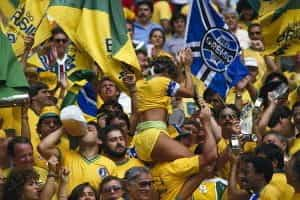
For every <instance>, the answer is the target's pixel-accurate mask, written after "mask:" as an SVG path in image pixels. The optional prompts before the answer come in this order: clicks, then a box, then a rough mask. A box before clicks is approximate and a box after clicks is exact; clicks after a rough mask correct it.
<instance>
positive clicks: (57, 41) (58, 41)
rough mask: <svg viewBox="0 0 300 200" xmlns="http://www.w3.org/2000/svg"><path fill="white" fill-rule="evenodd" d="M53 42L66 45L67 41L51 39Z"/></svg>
mask: <svg viewBox="0 0 300 200" xmlns="http://www.w3.org/2000/svg"><path fill="white" fill-rule="evenodd" d="M53 41H54V42H56V43H60V42H62V43H64V44H65V43H67V42H68V41H69V40H68V39H53Z"/></svg>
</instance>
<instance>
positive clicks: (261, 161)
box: [245, 156, 273, 183]
mask: <svg viewBox="0 0 300 200" xmlns="http://www.w3.org/2000/svg"><path fill="white" fill-rule="evenodd" d="M245 162H246V163H251V164H252V165H253V167H254V170H255V173H259V174H263V175H264V179H265V181H266V182H267V183H269V182H270V180H271V179H272V176H273V166H272V162H271V161H270V160H269V159H266V158H262V157H257V156H255V157H251V156H249V157H248V158H247V159H245Z"/></svg>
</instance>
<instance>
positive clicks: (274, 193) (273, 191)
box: [259, 173, 294, 200]
mask: <svg viewBox="0 0 300 200" xmlns="http://www.w3.org/2000/svg"><path fill="white" fill-rule="evenodd" d="M293 194H294V189H293V187H292V186H290V185H289V184H287V179H286V176H285V174H284V173H274V174H273V176H272V179H271V181H270V182H269V184H267V185H266V186H265V187H264V189H263V190H262V191H261V192H260V195H259V199H260V200H290V199H292V197H293Z"/></svg>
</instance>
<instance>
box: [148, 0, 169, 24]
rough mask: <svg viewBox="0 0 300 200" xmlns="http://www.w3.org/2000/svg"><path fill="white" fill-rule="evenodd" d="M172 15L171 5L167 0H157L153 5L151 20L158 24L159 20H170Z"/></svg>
mask: <svg viewBox="0 0 300 200" xmlns="http://www.w3.org/2000/svg"><path fill="white" fill-rule="evenodd" d="M171 17H172V11H171V7H170V5H169V3H168V1H157V2H155V3H154V5H153V14H152V19H151V20H152V22H154V23H157V24H160V21H161V20H164V19H166V20H170V19H171Z"/></svg>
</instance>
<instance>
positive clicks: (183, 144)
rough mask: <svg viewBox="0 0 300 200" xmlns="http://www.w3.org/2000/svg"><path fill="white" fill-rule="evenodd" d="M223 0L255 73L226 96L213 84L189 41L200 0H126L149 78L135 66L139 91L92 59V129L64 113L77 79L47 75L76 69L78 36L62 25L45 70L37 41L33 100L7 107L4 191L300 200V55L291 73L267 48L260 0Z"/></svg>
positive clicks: (23, 196)
mask: <svg viewBox="0 0 300 200" xmlns="http://www.w3.org/2000/svg"><path fill="white" fill-rule="evenodd" d="M272 1H276V0H272ZM212 2H213V4H214V8H215V9H216V10H217V11H218V12H219V13H220V14H222V15H223V17H224V20H225V22H226V23H227V25H228V29H229V31H231V32H232V33H233V34H234V35H235V36H236V37H237V39H238V40H239V43H240V45H241V48H242V53H241V56H242V59H243V62H244V64H245V66H246V67H247V68H248V70H249V75H248V76H247V77H246V78H245V79H243V81H242V82H241V83H240V84H238V85H237V86H235V87H233V88H231V89H230V91H229V93H228V95H227V96H226V97H222V96H220V95H219V94H217V93H215V92H214V91H212V90H211V89H209V88H206V87H205V86H204V84H203V83H202V82H201V81H200V80H197V79H196V78H195V77H194V76H193V75H192V74H191V68H190V67H191V64H192V61H193V56H192V51H191V49H184V48H183V47H184V43H185V42H184V35H185V28H186V24H187V20H186V19H187V10H188V7H189V1H188V0H170V1H164V0H157V1H149V0H135V1H133V0H124V1H123V5H124V14H125V17H126V19H127V29H128V32H129V33H130V37H131V38H132V42H133V45H134V47H135V49H136V55H137V58H138V61H139V63H140V67H141V70H142V73H143V76H144V77H143V78H138V77H136V76H135V74H133V73H132V72H131V71H130V70H125V71H124V73H123V74H122V75H121V77H120V79H121V80H122V82H123V84H124V85H125V86H126V87H127V89H128V94H127V95H128V96H127V95H126V94H125V93H124V92H122V91H121V90H120V89H119V88H118V85H117V84H116V83H115V82H114V81H112V79H110V78H109V77H106V76H105V74H102V73H101V72H100V71H99V69H98V68H97V66H94V67H91V68H92V69H93V70H94V73H95V76H94V78H93V79H92V80H88V81H89V82H90V84H91V85H92V87H91V88H92V90H93V91H94V93H95V94H96V95H97V97H98V102H97V103H98V104H97V107H98V111H97V116H96V117H95V118H93V117H87V121H88V122H87V129H86V131H85V132H83V133H82V134H81V136H76V135H75V136H74V134H72V133H68V132H67V130H66V129H65V128H64V125H63V122H62V120H61V119H60V111H61V108H62V101H63V99H64V98H65V97H66V95H67V93H68V91H69V90H70V88H71V86H70V84H71V80H70V77H68V76H67V74H65V75H66V77H65V78H61V77H60V78H59V79H57V80H58V81H57V84H56V85H55V86H54V87H53V85H51V84H49V81H48V80H47V77H46V78H45V77H44V76H43V75H45V73H46V72H52V73H57V70H55V68H54V67H55V66H56V67H57V66H58V67H59V66H61V65H63V66H64V67H65V69H66V70H69V68H70V69H72V68H73V66H72V67H71V66H70V65H69V64H70V62H68V56H67V54H68V49H69V46H70V45H71V41H70V40H69V38H68V36H67V35H66V34H65V32H64V30H62V29H61V28H60V27H55V28H54V29H53V31H52V36H51V38H50V39H49V41H48V42H46V43H44V44H43V46H41V47H40V48H39V52H38V58H39V59H40V62H41V63H42V64H43V66H42V67H41V69H38V70H37V69H36V68H34V67H32V66H31V65H30V63H29V62H28V60H29V59H30V56H31V55H33V54H34V53H33V52H31V51H32V50H31V46H32V44H33V40H32V38H30V37H28V38H26V40H25V42H26V43H25V46H26V51H27V50H28V52H27V53H25V55H26V56H25V57H23V58H22V60H21V61H22V64H23V65H24V72H25V75H26V77H27V79H28V82H29V83H30V87H29V96H30V100H29V102H28V103H26V104H25V105H23V106H21V107H19V106H17V107H7V108H0V199H4V200H48V199H49V200H50V199H53V200H54V199H57V200H97V199H98V200H100V199H101V200H119V199H126V200H147V199H154V200H156V199H162V200H174V199H176V200H181V199H182V200H183V199H195V200H198V199H199V200H206V199H207V200H213V199H217V200H221V199H229V200H246V199H261V200H290V199H291V200H297V199H298V200H299V199H300V152H299V150H300V138H299V136H300V134H299V131H300V98H299V97H300V89H299V84H300V82H299V80H300V78H299V76H300V75H299V73H298V71H299V69H298V68H299V67H300V60H299V55H300V54H299V55H295V56H294V57H292V60H293V65H292V67H291V68H289V69H288V70H287V69H286V68H285V67H284V66H283V65H284V62H280V61H281V58H280V57H276V56H274V55H264V53H263V51H264V48H265V47H264V38H263V35H262V29H263V28H264V27H262V26H261V25H260V24H259V23H257V22H256V21H255V20H256V19H257V18H258V17H259V16H261V15H263V14H265V13H261V12H260V11H259V10H256V9H255V5H254V6H253V5H252V4H251V3H249V2H251V1H250V0H239V1H238V2H237V4H234V3H232V2H231V3H230V1H222V0H215V1H212ZM261 9H262V8H261ZM266 10H267V8H265V9H264V10H263V11H264V12H267V11H266ZM195 25H196V24H195ZM0 62H1V61H0ZM75 67H78V66H75ZM95 77H100V79H99V80H98V79H95ZM128 99H130V103H128Z"/></svg>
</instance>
